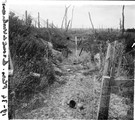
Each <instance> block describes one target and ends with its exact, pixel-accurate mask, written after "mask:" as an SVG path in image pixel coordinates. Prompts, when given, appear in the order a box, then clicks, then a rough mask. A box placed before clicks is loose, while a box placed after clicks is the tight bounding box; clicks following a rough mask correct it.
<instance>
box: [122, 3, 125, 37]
mask: <svg viewBox="0 0 135 120" xmlns="http://www.w3.org/2000/svg"><path fill="white" fill-rule="evenodd" d="M124 9H125V5H123V6H122V35H123V34H124V31H125V28H124V23H125V17H124Z"/></svg>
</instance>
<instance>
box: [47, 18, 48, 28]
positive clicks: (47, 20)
mask: <svg viewBox="0 0 135 120" xmlns="http://www.w3.org/2000/svg"><path fill="white" fill-rule="evenodd" d="M47 28H48V19H47Z"/></svg>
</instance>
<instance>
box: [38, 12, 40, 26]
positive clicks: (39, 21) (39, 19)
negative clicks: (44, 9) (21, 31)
mask: <svg viewBox="0 0 135 120" xmlns="http://www.w3.org/2000/svg"><path fill="white" fill-rule="evenodd" d="M38 28H40V14H39V12H38Z"/></svg>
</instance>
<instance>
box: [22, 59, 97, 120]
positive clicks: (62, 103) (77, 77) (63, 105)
mask: <svg viewBox="0 0 135 120" xmlns="http://www.w3.org/2000/svg"><path fill="white" fill-rule="evenodd" d="M61 66H62V69H63V70H62V71H63V72H64V75H63V76H61V77H59V80H60V81H65V83H64V84H59V83H57V82H56V83H55V84H54V85H53V86H52V87H51V88H50V90H48V92H47V94H45V97H46V98H47V99H46V100H44V106H43V107H39V108H38V109H35V110H33V111H31V112H29V113H27V114H26V113H25V114H24V115H23V117H25V118H29V119H48V118H51V119H64V118H67V119H74V118H75V119H91V118H93V111H94V109H93V104H94V96H93V80H94V79H93V77H94V76H93V73H91V74H88V75H85V73H88V70H90V69H91V70H92V69H94V66H92V65H91V68H89V69H88V68H86V67H85V65H82V64H81V63H79V64H74V63H73V62H72V61H71V60H65V61H64V62H63V63H62V65H61ZM86 66H87V65H86ZM71 100H73V101H75V105H74V106H71V105H70V104H69V103H70V101H71Z"/></svg>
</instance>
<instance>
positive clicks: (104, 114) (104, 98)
mask: <svg viewBox="0 0 135 120" xmlns="http://www.w3.org/2000/svg"><path fill="white" fill-rule="evenodd" d="M111 52H112V46H111V43H108V48H107V54H106V59H105V65H104V71H103V77H102V88H101V93H100V104H99V108H98V117H97V119H98V120H107V119H108V110H109V102H110V93H111V88H110V77H109V74H110V70H109V69H110V64H111Z"/></svg>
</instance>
